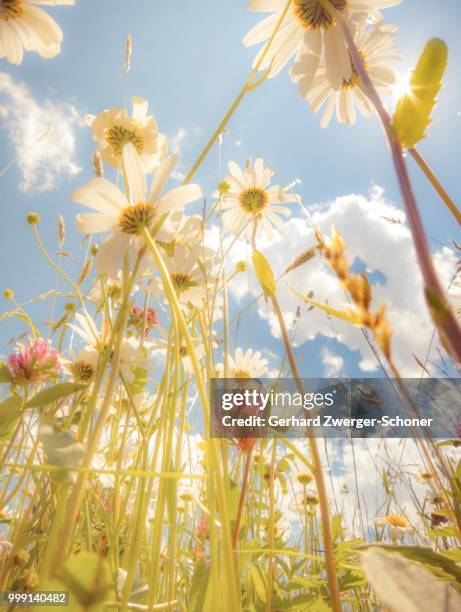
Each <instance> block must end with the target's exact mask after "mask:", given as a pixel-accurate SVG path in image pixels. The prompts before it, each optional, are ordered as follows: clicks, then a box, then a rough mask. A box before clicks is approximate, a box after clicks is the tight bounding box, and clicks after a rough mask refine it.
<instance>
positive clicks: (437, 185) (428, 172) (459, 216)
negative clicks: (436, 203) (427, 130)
mask: <svg viewBox="0 0 461 612" xmlns="http://www.w3.org/2000/svg"><path fill="white" fill-rule="evenodd" d="M408 153H410V155H411V156H412V158H413V159H414V160H415V162H416V163H417V164H418V166H419V167H420V169H421V170H422V172H423V173H424V175H425V177H426V178H427V180H428V181H429V182H430V184H431V185H432V187H433V188H434V189H435V190H436V192H437V193H438V194H439V196H440V198H441V200H442V202H443V203H444V204H445V205H446V207H447V208H448V210H449V211H450V212H451V214H452V215H453V217H454V218H455V219H456V221H457V222H458V224H459V225H461V212H460V211H459V210H458V208H457V206H456V204H455V203H454V202H453V200H452V199H451V198H450V196H449V195H448V193H447V192H446V191H445V189H444V187H443V185H442V183H441V182H440V181H439V179H438V178H437V177H436V176H435V174H434V172H433V171H432V168H431V167H430V166H429V164H428V163H427V161H426V160H425V159H424V157H423V156H422V155H421V153H420V152H419V151H418V149H417V148H416V147H412V148H411V149H408Z"/></svg>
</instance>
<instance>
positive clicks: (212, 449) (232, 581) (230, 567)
mask: <svg viewBox="0 0 461 612" xmlns="http://www.w3.org/2000/svg"><path fill="white" fill-rule="evenodd" d="M142 235H143V237H144V240H145V242H146V245H147V247H148V248H149V250H150V251H151V253H152V255H153V256H154V259H155V261H156V264H157V266H158V268H159V269H160V272H161V275H162V279H163V284H164V289H165V293H166V296H167V299H168V301H169V303H170V307H171V309H172V313H173V316H175V317H176V318H177V320H178V323H179V328H180V330H181V332H182V334H183V336H184V340H185V342H186V346H187V349H188V354H189V357H190V360H191V363H192V367H193V370H194V374H195V379H196V384H197V389H198V392H199V396H200V401H201V403H202V408H203V416H204V420H205V427H206V429H207V431H209V427H210V412H209V409H210V404H209V401H208V396H207V393H206V390H205V384H204V382H203V379H202V374H201V371H200V367H199V364H198V361H197V356H196V354H195V349H194V344H193V342H192V339H191V337H190V333H189V328H188V325H187V323H186V320H185V318H184V315H183V313H182V310H181V306H180V304H179V301H178V298H177V296H176V293H175V290H174V287H173V285H172V282H171V278H170V276H169V274H168V269H167V267H166V265H165V262H164V261H163V259H162V256H161V254H160V252H159V250H158V248H157V245H156V244H155V240H153V239H152V237H151V235H150V233H149V230H148V229H147V228H146V227H144V228H143V230H142ZM207 442H208V444H207V447H208V449H209V453H210V458H211V463H212V467H213V471H214V473H215V475H216V484H217V490H218V500H219V509H220V512H221V518H222V523H223V525H222V531H223V539H224V550H225V553H226V554H225V567H226V574H227V576H228V579H229V589H228V592H227V596H228V597H229V601H228V606H229V610H232V611H234V610H235V611H237V610H240V607H241V605H240V604H241V602H240V596H239V589H238V582H237V574H236V571H235V565H234V559H233V554H232V538H231V534H230V528H229V525H230V519H229V511H228V505H227V496H226V491H225V488H224V482H223V479H222V478H221V470H220V468H219V460H218V454H217V448H216V444H215V442H214V440H210V439H208V440H207Z"/></svg>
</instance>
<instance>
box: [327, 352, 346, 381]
mask: <svg viewBox="0 0 461 612" xmlns="http://www.w3.org/2000/svg"><path fill="white" fill-rule="evenodd" d="M322 363H323V365H324V366H325V376H326V377H327V378H333V377H336V378H339V377H340V376H341V371H342V369H343V366H344V359H343V358H342V357H341V356H340V355H335V354H333V353H332V352H331V351H330V349H329V348H327V347H326V346H325V347H324V348H323V349H322Z"/></svg>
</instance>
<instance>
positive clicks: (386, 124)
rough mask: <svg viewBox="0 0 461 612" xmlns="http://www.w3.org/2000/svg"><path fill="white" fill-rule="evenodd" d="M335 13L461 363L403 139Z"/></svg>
mask: <svg viewBox="0 0 461 612" xmlns="http://www.w3.org/2000/svg"><path fill="white" fill-rule="evenodd" d="M331 6H333V5H331ZM335 15H336V17H337V19H338V22H339V24H340V27H341V29H342V31H343V33H344V36H345V38H346V42H347V46H348V47H349V51H350V53H351V56H352V61H353V63H354V66H355V68H356V69H357V72H358V73H359V75H360V78H361V80H362V84H363V87H364V91H365V93H366V95H367V96H368V98H369V99H370V101H371V102H372V104H373V106H374V107H375V109H376V112H377V113H378V116H379V118H380V120H381V123H382V125H383V128H384V131H385V133H386V136H387V140H388V143H389V147H390V149H391V155H392V160H393V162H394V166H395V171H396V174H397V178H398V180H399V184H400V190H401V193H402V197H403V200H404V202H405V209H406V213H407V217H408V222H409V225H410V230H411V234H412V236H413V243H414V246H415V249H416V255H417V258H418V263H419V267H420V269H421V273H422V275H423V279H424V286H425V293H426V301H427V302H428V305H429V310H430V313H431V316H432V319H433V321H434V323H435V325H436V327H437V329H438V330H439V332H440V333H441V336H442V338H443V340H445V342H446V344H447V346H448V347H449V349H450V351H451V353H452V355H453V357H454V358H455V359H456V361H457V362H458V363H461V328H460V327H459V325H458V322H457V320H456V317H455V315H454V313H453V311H452V309H451V308H450V306H449V303H448V300H447V298H446V297H445V294H444V290H443V288H442V285H441V284H440V281H439V278H438V276H437V272H436V270H435V267H434V262H433V261H432V257H431V252H430V249H429V245H428V243H427V240H426V236H425V233H424V228H423V224H422V221H421V217H420V214H419V210H418V205H417V203H416V198H415V195H414V193H413V188H412V185H411V181H410V177H409V175H408V169H407V166H406V163H405V158H404V155H403V150H402V146H401V145H400V142H399V141H398V139H397V136H396V134H395V131H394V129H393V126H392V121H391V118H390V116H389V114H388V112H387V111H386V109H385V107H384V104H383V102H382V100H381V98H380V97H379V95H378V93H377V91H376V89H375V87H374V85H373V83H372V81H371V79H370V77H369V75H368V72H367V69H366V67H365V64H364V62H363V59H362V56H361V55H360V52H359V50H358V49H357V46H356V44H355V42H354V38H353V36H352V34H351V32H350V29H349V27H348V25H347V22H346V21H345V20H344V18H343V17H342V15H341V13H339V11H335Z"/></svg>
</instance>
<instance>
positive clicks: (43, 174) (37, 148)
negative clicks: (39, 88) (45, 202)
mask: <svg viewBox="0 0 461 612" xmlns="http://www.w3.org/2000/svg"><path fill="white" fill-rule="evenodd" d="M0 123H1V125H2V126H3V127H4V128H5V129H6V131H7V133H8V136H9V139H10V142H11V144H12V145H13V147H14V152H15V158H16V163H17V165H18V167H19V169H20V170H21V173H22V181H21V183H20V189H21V190H22V191H30V190H32V189H35V190H37V191H49V190H51V189H54V188H56V186H57V185H58V183H59V179H60V177H61V176H73V175H75V174H77V173H78V172H79V171H80V168H79V166H78V165H77V164H76V163H75V127H76V126H77V125H79V124H81V120H80V118H79V115H78V113H77V111H76V110H75V108H74V107H73V106H72V105H70V104H68V103H65V102H58V101H54V100H45V101H44V102H43V104H40V103H39V102H38V101H37V100H36V99H35V98H34V97H33V95H32V93H31V91H30V89H29V88H28V86H27V85H26V84H25V83H18V82H16V81H14V80H13V79H12V78H11V76H10V75H8V74H6V73H4V72H0ZM45 134H46V136H45Z"/></svg>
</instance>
